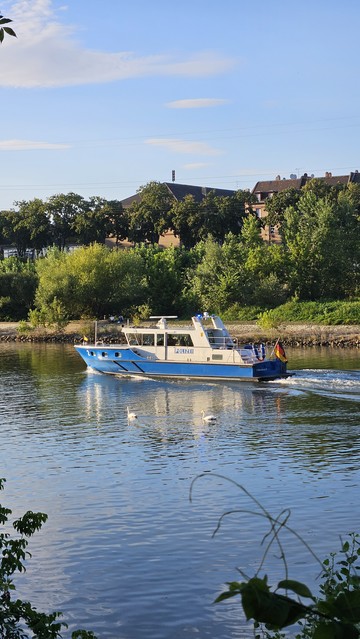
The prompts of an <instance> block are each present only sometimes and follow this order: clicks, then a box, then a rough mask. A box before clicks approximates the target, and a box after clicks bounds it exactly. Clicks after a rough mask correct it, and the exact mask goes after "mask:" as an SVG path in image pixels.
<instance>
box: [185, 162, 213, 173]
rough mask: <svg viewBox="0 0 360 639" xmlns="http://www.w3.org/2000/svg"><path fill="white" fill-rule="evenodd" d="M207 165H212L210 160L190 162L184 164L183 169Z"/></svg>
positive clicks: (190, 169) (191, 169)
mask: <svg viewBox="0 0 360 639" xmlns="http://www.w3.org/2000/svg"><path fill="white" fill-rule="evenodd" d="M205 166H210V164H209V162H189V163H188V164H184V165H183V169H186V170H187V171H193V170H194V169H203V168H204V167H205Z"/></svg>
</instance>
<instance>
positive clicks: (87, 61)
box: [0, 0, 235, 88]
mask: <svg viewBox="0 0 360 639" xmlns="http://www.w3.org/2000/svg"><path fill="white" fill-rule="evenodd" d="M61 9H62V15H64V7H61ZM8 14H9V15H10V13H9V10H8ZM25 17H26V18H25ZM11 18H12V19H13V21H14V28H15V30H16V33H17V35H18V38H17V39H16V40H15V38H8V39H7V41H6V43H5V44H6V46H5V45H4V46H3V47H2V48H1V75H0V86H2V87H28V88H31V87H59V86H71V85H82V84H96V83H105V82H112V81H116V80H124V79H126V78H135V77H145V76H188V77H197V76H199V77H203V76H210V75H214V74H218V73H224V72H225V71H227V70H229V69H230V68H231V67H233V66H234V63H235V61H234V60H233V59H230V58H226V57H224V56H221V55H219V54H217V53H215V52H213V51H205V52H200V53H194V54H189V55H187V56H186V57H183V58H182V59H176V58H174V57H171V56H167V55H164V54H161V55H150V56H137V55H136V53H134V52H129V51H117V52H113V53H109V52H105V51H96V50H94V49H86V48H84V47H82V45H81V44H80V43H79V42H78V41H77V39H76V37H75V32H76V27H75V26H69V25H65V24H63V23H62V22H61V21H60V20H59V19H58V17H57V15H56V13H55V10H54V8H53V2H52V0H19V1H18V2H16V3H15V4H13V6H12V7H11Z"/></svg>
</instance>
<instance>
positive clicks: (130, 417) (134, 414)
mask: <svg viewBox="0 0 360 639" xmlns="http://www.w3.org/2000/svg"><path fill="white" fill-rule="evenodd" d="M126 410H127V416H128V419H129V420H134V419H137V414H136V413H133V412H132V411H131V410H130V409H129V407H128V406H127V407H126Z"/></svg>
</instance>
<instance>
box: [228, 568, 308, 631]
mask: <svg viewBox="0 0 360 639" xmlns="http://www.w3.org/2000/svg"><path fill="white" fill-rule="evenodd" d="M264 586H265V587H264ZM241 601H242V606H243V610H244V613H245V616H246V618H247V619H248V620H249V619H255V621H259V622H260V623H266V624H269V625H270V626H272V627H274V628H284V627H285V626H289V625H291V624H293V623H295V622H296V621H298V620H299V619H301V618H303V617H304V616H305V611H304V606H302V605H300V604H298V603H297V602H296V601H293V600H292V599H289V598H288V597H284V596H282V595H278V594H276V593H273V592H270V590H269V588H268V586H267V585H266V583H264V581H263V580H261V579H257V578H253V579H250V580H249V582H248V583H247V584H246V586H244V588H243V591H242V593H241Z"/></svg>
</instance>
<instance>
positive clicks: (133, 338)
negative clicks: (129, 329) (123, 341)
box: [127, 333, 140, 346]
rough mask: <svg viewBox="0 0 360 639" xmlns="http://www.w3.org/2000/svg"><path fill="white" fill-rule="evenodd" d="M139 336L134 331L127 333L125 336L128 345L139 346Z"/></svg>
mask: <svg viewBox="0 0 360 639" xmlns="http://www.w3.org/2000/svg"><path fill="white" fill-rule="evenodd" d="M139 337H140V336H139V335H137V334H136V333H129V334H128V336H127V338H128V342H129V344H130V346H140V343H139Z"/></svg>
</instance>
